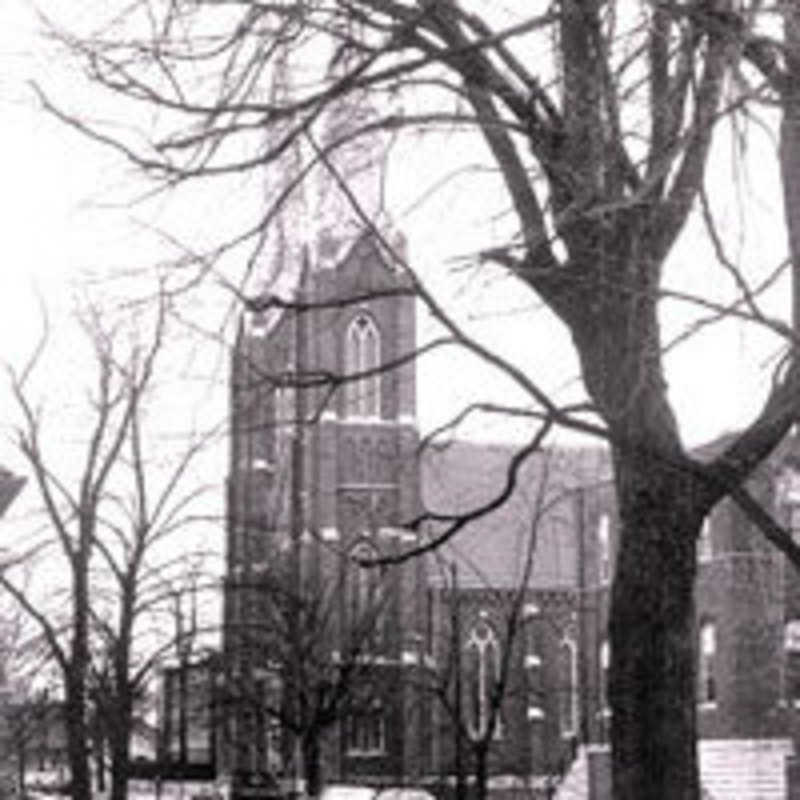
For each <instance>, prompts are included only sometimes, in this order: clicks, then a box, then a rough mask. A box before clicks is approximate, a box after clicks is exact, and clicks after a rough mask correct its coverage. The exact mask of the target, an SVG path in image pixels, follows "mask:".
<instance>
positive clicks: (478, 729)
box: [464, 620, 503, 739]
mask: <svg viewBox="0 0 800 800" xmlns="http://www.w3.org/2000/svg"><path fill="white" fill-rule="evenodd" d="M464 649H465V651H466V659H465V660H466V665H465V666H466V676H465V677H466V680H465V681H464V686H465V688H466V701H467V702H466V719H467V729H468V730H469V732H470V735H471V736H472V737H473V738H475V739H481V738H483V737H484V736H486V732H487V731H488V729H489V722H490V720H491V717H492V713H493V709H492V702H494V701H496V698H495V697H494V690H495V687H496V686H497V683H498V681H499V680H500V643H499V642H498V640H497V635H496V634H495V632H494V630H493V628H492V626H491V625H489V623H488V622H486V621H485V620H480V621H478V622H477V623H476V624H475V625H474V626H473V627H472V629H471V630H470V632H469V635H468V636H467V642H466V645H465V647H464ZM498 702H499V700H498ZM494 718H495V722H494V731H493V733H492V738H494V739H502V738H503V725H502V717H501V715H500V711H499V709H495V710H494Z"/></svg>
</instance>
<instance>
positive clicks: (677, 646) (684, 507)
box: [609, 451, 703, 800]
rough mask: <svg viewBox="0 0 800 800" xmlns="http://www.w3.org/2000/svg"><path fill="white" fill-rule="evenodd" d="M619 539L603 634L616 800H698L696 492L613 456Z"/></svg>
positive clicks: (653, 462) (689, 483) (678, 478)
mask: <svg viewBox="0 0 800 800" xmlns="http://www.w3.org/2000/svg"><path fill="white" fill-rule="evenodd" d="M614 455H615V459H614V461H615V479H616V488H617V498H618V504H619V513H620V538H619V545H618V553H617V564H616V574H615V579H614V587H613V592H612V602H611V616H610V623H609V633H610V641H611V675H610V686H609V699H610V704H611V710H612V720H611V745H612V751H613V766H612V770H613V786H614V798H615V800H642V798H648V800H659V799H661V798H663V800H697V798H699V796H700V795H699V780H698V769H697V755H696V744H695V737H696V701H695V650H696V647H695V605H694V585H695V574H696V566H695V539H696V535H697V533H698V531H699V529H700V526H701V524H702V518H703V511H702V510H700V506H701V501H700V500H699V495H700V493H701V492H700V489H701V487H699V486H697V487H695V486H693V480H696V479H692V478H691V477H690V476H687V474H686V472H684V471H681V470H677V469H675V468H674V467H673V468H671V467H669V466H666V465H665V464H664V463H663V461H662V462H659V461H658V459H657V458H652V457H647V456H646V455H643V454H641V453H631V452H621V451H616V452H615V454H614Z"/></svg>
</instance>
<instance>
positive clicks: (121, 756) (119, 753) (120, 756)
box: [109, 715, 130, 800]
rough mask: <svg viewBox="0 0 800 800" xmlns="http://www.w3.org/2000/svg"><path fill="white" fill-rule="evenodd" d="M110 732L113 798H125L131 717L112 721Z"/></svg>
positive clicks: (117, 799)
mask: <svg viewBox="0 0 800 800" xmlns="http://www.w3.org/2000/svg"><path fill="white" fill-rule="evenodd" d="M128 716H129V715H128ZM111 727H112V730H111V731H110V732H109V745H110V747H109V749H110V751H111V800H125V798H126V797H127V796H128V761H129V756H130V753H129V741H130V738H129V736H128V731H129V730H130V719H128V720H127V722H126V721H125V720H124V719H121V718H119V717H117V718H115V719H114V720H113V722H112V726H111Z"/></svg>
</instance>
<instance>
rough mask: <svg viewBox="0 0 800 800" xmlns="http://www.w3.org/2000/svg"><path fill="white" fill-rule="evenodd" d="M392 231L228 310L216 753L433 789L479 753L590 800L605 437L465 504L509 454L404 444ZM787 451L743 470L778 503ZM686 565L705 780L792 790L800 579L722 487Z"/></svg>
mask: <svg viewBox="0 0 800 800" xmlns="http://www.w3.org/2000/svg"><path fill="white" fill-rule="evenodd" d="M323 244H325V243H324V242H323ZM392 244H393V245H395V246H396V249H394V248H392V247H388V246H387V242H386V241H385V240H383V239H381V238H380V237H378V236H371V235H363V236H361V237H359V238H357V239H356V240H355V242H351V243H350V244H349V245H348V246H347V247H346V248H344V249H342V248H338V250H337V248H336V247H335V246H334V245H333V243H330V242H329V243H327V244H326V245H325V246H324V247H323V248H322V249H321V251H320V252H318V253H317V254H315V255H314V256H313V257H311V256H309V255H308V254H305V255H304V258H305V263H304V264H303V266H302V269H300V270H298V273H297V274H298V280H297V288H296V291H295V292H294V293H293V294H292V296H291V300H290V301H287V300H285V299H283V300H277V299H275V298H270V297H265V298H264V302H263V303H262V304H260V305H258V307H257V308H255V309H254V310H252V311H249V312H248V313H247V314H246V316H245V318H244V319H243V322H242V326H241V329H240V332H239V335H238V339H237V343H236V348H235V353H234V358H233V368H232V373H231V409H232V411H231V421H232V436H231V442H232V444H231V459H230V470H229V481H228V525H227V561H226V577H225V602H224V637H223V638H224V642H223V659H222V661H223V663H224V664H225V672H226V674H225V677H224V681H222V683H223V684H224V686H225V687H226V690H225V702H224V703H222V707H223V711H222V713H221V719H222V722H223V725H222V727H223V729H224V733H223V734H222V735H221V736H220V737H219V741H220V743H221V744H220V749H221V756H220V763H221V765H222V769H223V772H225V773H226V774H228V775H230V776H232V777H231V780H232V781H234V782H237V781H238V785H240V786H249V787H251V788H253V787H257V786H258V785H264V786H266V785H270V786H272V785H276V784H274V781H276V780H277V781H278V784H280V781H297V780H298V779H307V778H308V774H309V769H308V767H309V763H312V762H313V763H314V764H315V765H316V766H315V768H314V769H312V770H311V773H310V774H311V779H312V781H313V782H316V781H319V782H320V783H367V784H370V785H384V786H385V785H392V786H396V785H424V786H428V787H429V788H431V789H432V790H435V791H436V793H437V794H440V795H446V794H448V793H449V792H453V791H454V790H455V788H456V787H457V785H458V782H459V781H460V780H463V781H464V786H466V787H467V788H468V787H469V786H474V785H475V781H476V780H479V779H480V778H479V776H480V773H481V771H483V774H484V775H485V776H486V777H487V783H488V787H489V789H490V791H491V792H492V794H493V795H498V796H499V794H503V795H505V794H514V795H516V794H519V793H522V794H524V795H525V796H526V797H532V796H542V797H545V796H564V797H566V796H573V795H572V794H569V795H568V794H566V793H565V792H566V791H567V787H569V790H570V791H573V787H580V788H576V789H575V791H577V792H578V794H576V795H574V796H585V797H589V796H594V797H599V796H601V794H600V795H598V794H597V792H598V791H601V790H600V789H598V788H597V785H598V784H597V781H595V783H594V789H592V788H591V787H592V779H591V778H590V773H591V771H592V769H591V764H592V763H593V762H592V759H591V758H589V755H591V754H592V753H595V754H596V753H601V754H602V753H603V752H604V751H605V750H604V748H606V746H607V740H608V723H609V714H610V712H609V709H608V703H607V692H606V686H607V670H608V665H609V661H610V653H609V647H608V642H607V636H606V634H605V630H606V623H607V616H608V604H609V589H610V585H611V582H612V580H613V570H614V552H615V547H616V517H615V508H614V502H613V487H612V485H611V476H610V468H609V464H608V459H607V456H606V455H605V453H604V452H603V451H601V450H599V449H586V450H580V449H575V450H563V451H556V452H554V453H536V454H534V455H532V456H531V457H530V458H529V459H527V460H525V462H524V463H523V464H522V465H521V466H520V467H519V470H518V472H516V473H515V479H516V480H515V486H514V488H513V491H512V492H510V493H509V497H508V501H507V502H506V503H505V504H504V505H502V506H500V507H498V508H493V509H492V510H491V512H490V513H486V514H475V515H472V514H471V513H470V512H471V511H472V510H475V509H478V508H481V507H482V506H484V505H486V504H490V503H491V502H492V499H493V498H494V497H496V496H498V494H500V493H501V492H502V491H503V488H504V485H505V482H506V481H507V479H508V476H509V474H511V473H510V472H509V470H510V469H511V464H512V459H513V454H514V450H513V448H511V447H510V446H496V447H492V446H488V445H477V444H470V443H464V442H455V443H452V444H450V446H449V447H446V448H443V449H437V448H422V449H421V448H420V435H419V431H418V429H417V425H416V373H415V363H414V358H413V355H414V353H415V351H416V348H417V341H416V317H415V314H416V311H415V301H414V297H413V283H412V280H411V278H409V276H408V275H407V274H406V273H405V272H404V267H403V263H402V260H403V257H404V254H403V253H402V249H403V247H402V241H401V240H399V239H397V238H396V239H395V240H394V241H393V242H392ZM398 251H399V253H400V258H399V259H398V258H396V257H397V255H398ZM791 451H792V446H791V445H787V447H786V448H785V449H784V451H782V453H781V454H779V455H778V456H776V457H775V459H773V461H772V462H771V463H770V464H769V465H768V467H767V468H766V469H765V470H763V471H762V472H763V474H761V475H760V476H759V477H758V478H757V479H756V480H755V481H754V486H755V487H756V488H757V490H758V492H759V494H760V496H762V497H763V498H764V499H765V501H766V502H767V503H768V504H769V505H770V506H771V507H772V508H773V509H775V510H776V513H778V514H779V515H782V516H783V518H784V521H786V522H787V524H794V523H796V522H797V514H795V513H794V512H793V509H794V508H795V507H798V508H800V492H798V490H797V485H798V483H797V481H796V480H795V479H794V477H793V476H794V474H795V470H794V467H793V466H792V463H791V458H790V454H791ZM799 527H800V526H799ZM454 529H457V530H458V533H457V535H455V536H454V537H452V538H447V537H445V538H446V539H447V540H446V542H445V543H444V544H442V545H441V546H440V547H437V548H430V544H431V543H432V541H433V540H434V539H436V538H437V537H439V536H443V535H445V534H446V533H447V532H448V531H451V530H454ZM698 560H699V578H698V589H697V591H698V620H697V636H698V653H699V656H698V659H699V660H698V666H697V674H698V713H699V719H700V732H701V741H700V744H699V751H700V760H701V767H702V770H703V782H704V785H705V786H706V787H707V789H708V790H709V791H710V792H711V794H712V796H713V797H715V798H726V797H731V798H733V797H736V798H739V800H742V798H748V797H752V798H754V799H755V798H772V797H774V798H778V797H785V796H786V791H787V789H786V779H785V764H786V761H787V758H788V757H789V756H790V755H791V754H792V753H793V752H794V749H795V744H794V743H795V742H796V741H797V736H798V734H800V644H798V642H800V633H798V632H799V631H800V591H798V589H797V585H798V582H797V581H796V580H795V579H794V576H793V574H792V573H791V571H790V570H789V568H788V567H787V565H786V564H785V563H784V560H783V557H782V556H780V555H778V554H777V553H775V552H773V551H772V550H771V549H770V548H769V547H768V546H767V545H766V543H762V540H761V538H760V537H759V535H758V534H757V533H755V532H754V531H753V530H752V528H751V527H750V526H749V524H748V523H747V522H746V521H745V520H744V518H743V517H742V516H741V514H739V513H738V512H737V511H736V509H735V508H734V507H733V506H732V504H730V503H727V502H725V503H722V504H721V505H720V506H719V507H718V508H716V509H714V511H713V512H712V514H711V515H710V516H709V519H708V520H707V521H706V525H705V526H704V529H703V536H702V538H701V541H700V542H699V546H698ZM582 770H583V774H581V771H582ZM600 782H601V783H602V780H601V781H600ZM593 791H594V792H595V793H594V794H592V792H593ZM559 792H560V793H561V794H558V793H559ZM243 796H245V795H243Z"/></svg>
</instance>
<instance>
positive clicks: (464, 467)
mask: <svg viewBox="0 0 800 800" xmlns="http://www.w3.org/2000/svg"><path fill="white" fill-rule="evenodd" d="M518 449H519V448H517V447H514V446H513V445H507V444H504V445H485V444H477V443H472V442H453V443H452V444H450V445H448V446H447V447H446V448H445V449H440V450H435V449H429V450H427V451H426V452H425V454H424V456H423V459H422V464H421V480H422V496H423V502H424V504H425V507H426V508H427V509H428V510H429V511H432V512H442V513H453V512H463V511H465V510H467V509H474V508H477V507H480V506H481V505H483V504H485V503H487V502H489V501H491V500H492V499H493V498H495V497H496V496H497V495H498V494H499V493H500V492H501V491H502V489H503V487H504V486H505V484H506V481H507V476H508V468H509V464H510V461H511V459H512V457H513V456H514V453H516V452H517V450H518ZM608 478H609V460H608V455H607V451H605V450H603V449H601V448H556V449H553V450H548V451H544V452H539V453H535V454H533V455H532V456H530V457H529V458H528V459H527V460H526V461H525V462H524V464H523V465H522V467H521V468H520V470H519V473H518V480H517V484H516V487H515V489H514V491H513V493H512V494H511V496H510V497H509V498H508V500H507V501H506V502H505V503H504V504H503V505H502V506H501V507H499V508H497V509H495V510H493V511H491V512H490V513H488V514H486V515H484V516H481V517H479V518H477V519H475V520H473V521H471V522H469V523H468V524H467V525H466V527H464V528H463V529H462V530H461V531H459V533H458V534H457V535H456V537H454V538H453V539H452V540H451V541H450V542H449V543H448V544H447V545H445V546H444V547H442V548H440V549H439V550H438V551H437V553H436V557H435V558H433V559H432V560H431V566H430V569H429V579H430V581H431V582H432V583H437V582H441V581H442V580H443V565H445V564H450V563H452V562H455V563H456V564H457V565H458V581H459V585H460V586H462V587H463V588H478V587H494V588H513V587H515V586H518V585H519V583H520V581H521V580H522V579H523V577H524V574H525V567H526V561H527V558H526V557H527V553H528V549H529V546H530V544H529V543H530V541H531V535H532V533H534V531H535V536H536V547H535V554H534V561H533V568H532V572H531V574H530V579H529V586H531V587H532V588H555V587H565V588H566V587H572V586H575V585H576V584H577V533H578V524H579V523H578V518H577V505H576V502H575V497H576V496H575V492H574V490H575V489H576V488H577V487H579V486H581V487H586V486H590V485H592V484H596V483H598V482H601V483H605V482H607V481H608ZM537 517H538V518H539V522H538V524H536V525H534V522H535V520H536V519H537Z"/></svg>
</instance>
